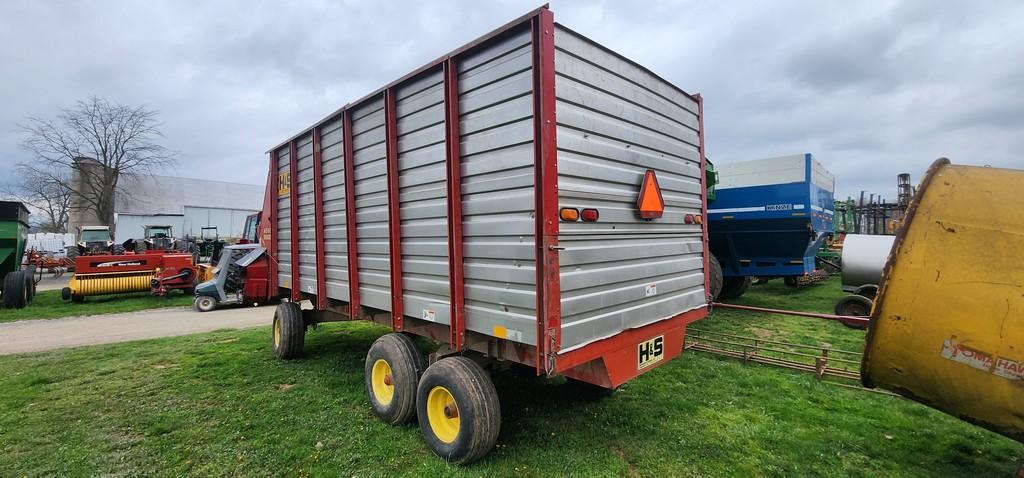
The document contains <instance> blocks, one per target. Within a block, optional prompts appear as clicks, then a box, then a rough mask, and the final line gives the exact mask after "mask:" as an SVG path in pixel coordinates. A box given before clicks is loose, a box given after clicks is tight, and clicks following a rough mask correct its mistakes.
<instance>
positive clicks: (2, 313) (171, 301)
mask: <svg viewBox="0 0 1024 478" xmlns="http://www.w3.org/2000/svg"><path fill="white" fill-rule="evenodd" d="M191 304H192V296H187V295H185V294H183V293H181V292H180V291H173V292H171V294H170V295H169V296H168V297H153V296H152V295H150V294H149V292H137V293H133V294H115V295H101V296H96V297H86V298H85V302H83V303H81V304H74V303H71V302H68V301H65V300H61V298H60V291H59V290H47V291H40V292H39V293H38V294H36V297H35V299H33V300H32V302H31V303H29V305H28V307H25V308H24V309H0V322H13V321H15V320H34V319H58V318H61V317H73V316H82V315H99V314H112V313H115V312H134V311H138V310H146V309H157V308H160V307H180V306H185V305H191Z"/></svg>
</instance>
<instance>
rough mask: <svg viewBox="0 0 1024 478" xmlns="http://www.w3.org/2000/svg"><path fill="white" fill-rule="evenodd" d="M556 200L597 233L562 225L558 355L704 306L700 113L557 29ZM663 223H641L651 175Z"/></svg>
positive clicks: (665, 87) (663, 86) (641, 73)
mask: <svg viewBox="0 0 1024 478" xmlns="http://www.w3.org/2000/svg"><path fill="white" fill-rule="evenodd" d="M555 48H556V50H555V73H556V78H555V95H556V99H557V106H556V110H557V121H558V123H557V130H558V183H559V184H558V192H559V205H560V206H562V207H575V208H597V209H598V210H599V211H600V220H599V221H598V222H596V223H584V222H575V223H566V222H562V223H561V224H560V225H559V226H560V227H559V245H560V246H562V247H564V248H565V249H564V250H563V251H561V252H560V253H559V265H560V280H561V310H562V342H561V351H563V352H564V351H567V350H570V349H573V348H577V347H580V346H582V345H585V344H587V343H590V342H593V341H596V340H599V339H602V338H605V337H610V336H612V335H615V334H617V333H619V332H621V331H623V330H627V329H631V328H636V327H641V326H644V325H648V324H651V323H653V322H657V321H659V320H663V319H667V318H670V317H673V316H676V315H679V314H681V313H683V312H685V311H687V310H691V309H694V308H697V307H702V306H703V305H704V304H705V301H706V300H705V292H704V272H703V245H702V234H701V229H700V226H696V225H686V224H684V216H685V215H686V214H700V212H701V192H702V191H701V179H700V178H701V174H700V153H699V144H700V142H699V137H698V121H697V114H696V112H697V103H696V101H694V100H693V99H692V98H690V97H689V96H687V95H685V94H683V93H681V92H679V91H678V90H676V89H675V88H673V87H672V86H671V85H669V84H667V83H665V82H664V81H663V80H660V79H658V78H657V77H655V76H654V75H652V74H650V73H648V72H647V71H645V70H643V69H642V68H639V67H637V66H635V65H633V64H632V63H630V62H628V61H626V60H624V59H622V58H621V57H618V56H616V55H614V54H612V53H610V52H608V51H606V50H604V49H602V48H600V47H598V46H597V45H595V44H593V43H591V42H590V41H589V40H586V39H585V38H583V37H581V36H579V35H577V34H575V33H573V32H571V31H568V30H565V29H562V28H560V27H558V28H556V31H555ZM648 169H652V170H654V171H655V172H656V174H657V178H658V182H659V184H660V186H661V192H662V196H663V198H664V200H665V212H664V215H663V217H661V218H659V219H655V220H651V221H645V220H643V219H641V218H640V217H639V214H638V212H637V207H636V201H637V196H638V195H639V191H640V184H641V182H642V179H643V175H644V172H645V171H646V170H648Z"/></svg>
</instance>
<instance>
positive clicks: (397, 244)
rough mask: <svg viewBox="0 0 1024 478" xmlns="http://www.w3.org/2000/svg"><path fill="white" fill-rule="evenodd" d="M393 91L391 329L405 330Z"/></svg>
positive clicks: (387, 117)
mask: <svg viewBox="0 0 1024 478" xmlns="http://www.w3.org/2000/svg"><path fill="white" fill-rule="evenodd" d="M396 110H397V106H396V101H395V90H394V88H388V89H386V90H384V146H385V151H386V154H387V158H386V159H387V168H388V245H389V252H390V254H389V256H390V258H391V328H393V329H394V330H396V331H399V330H402V319H403V317H404V311H403V310H402V309H403V307H402V305H403V304H402V218H401V214H400V211H401V204H400V203H399V194H398V118H397V113H396Z"/></svg>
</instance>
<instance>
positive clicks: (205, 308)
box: [192, 295, 217, 312]
mask: <svg viewBox="0 0 1024 478" xmlns="http://www.w3.org/2000/svg"><path fill="white" fill-rule="evenodd" d="M192 305H193V306H194V307H195V308H196V310H198V311H199V312H209V311H211V310H213V309H216V308H217V299H214V298H213V297H210V296H208V295H201V296H199V297H196V300H195V301H193V302H192Z"/></svg>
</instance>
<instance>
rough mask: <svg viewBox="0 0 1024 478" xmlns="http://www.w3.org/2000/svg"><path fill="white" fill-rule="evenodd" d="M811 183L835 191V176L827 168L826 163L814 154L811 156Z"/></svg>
mask: <svg viewBox="0 0 1024 478" xmlns="http://www.w3.org/2000/svg"><path fill="white" fill-rule="evenodd" d="M808 156H811V155H808ZM811 184H813V185H815V186H818V187H819V188H822V189H824V190H826V191H828V192H835V185H836V179H835V176H833V175H832V173H830V172H829V170H828V169H825V165H823V164H821V163H820V162H818V160H817V159H814V156H811Z"/></svg>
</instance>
